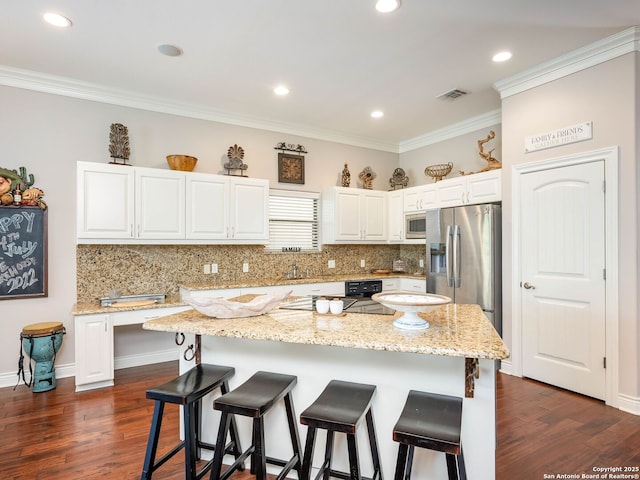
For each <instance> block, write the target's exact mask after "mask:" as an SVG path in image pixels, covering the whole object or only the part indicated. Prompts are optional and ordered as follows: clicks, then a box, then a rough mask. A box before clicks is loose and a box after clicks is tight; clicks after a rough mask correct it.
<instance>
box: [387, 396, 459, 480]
mask: <svg viewBox="0 0 640 480" xmlns="http://www.w3.org/2000/svg"><path fill="white" fill-rule="evenodd" d="M461 426H462V398H459V397H452V396H449V395H439V394H435V393H427V392H419V391H416V390H411V391H410V392H409V395H408V396H407V401H406V403H405V406H404V409H403V410H402V414H401V415H400V418H399V419H398V422H397V423H396V425H395V427H394V428H393V440H394V441H396V442H399V443H400V445H399V448H398V460H397V463H396V472H395V480H403V479H404V480H409V479H410V478H411V465H412V463H413V454H414V448H415V447H419V448H425V449H429V450H435V451H439V452H444V453H445V454H446V460H447V471H448V474H449V479H450V480H454V479H455V480H465V479H466V478H467V475H466V470H465V466H464V457H463V455H462V444H461V442H460V430H461Z"/></svg>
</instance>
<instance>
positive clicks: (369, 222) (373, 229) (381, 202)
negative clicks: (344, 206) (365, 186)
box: [360, 190, 387, 242]
mask: <svg viewBox="0 0 640 480" xmlns="http://www.w3.org/2000/svg"><path fill="white" fill-rule="evenodd" d="M361 195H362V197H361V202H362V209H361V216H360V224H361V228H362V231H363V239H364V240H368V241H380V242H385V241H386V240H387V196H386V194H385V192H381V191H375V190H368V191H365V192H363V193H362V194H361Z"/></svg>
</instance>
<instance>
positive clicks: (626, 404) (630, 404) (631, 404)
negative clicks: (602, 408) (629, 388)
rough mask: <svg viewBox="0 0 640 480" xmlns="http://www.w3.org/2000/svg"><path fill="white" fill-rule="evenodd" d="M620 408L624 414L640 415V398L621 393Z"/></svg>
mask: <svg viewBox="0 0 640 480" xmlns="http://www.w3.org/2000/svg"><path fill="white" fill-rule="evenodd" d="M618 408H619V409H620V410H622V411H623V412H627V413H632V414H634V415H640V398H638V397H632V396H630V395H625V394H623V393H619V394H618Z"/></svg>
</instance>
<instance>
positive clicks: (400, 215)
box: [387, 190, 404, 243]
mask: <svg viewBox="0 0 640 480" xmlns="http://www.w3.org/2000/svg"><path fill="white" fill-rule="evenodd" d="M388 200H389V201H388V210H387V218H388V223H389V227H388V235H389V237H388V238H389V242H390V243H395V242H402V241H403V240H404V195H403V192H402V190H398V191H395V192H390V193H389V198H388Z"/></svg>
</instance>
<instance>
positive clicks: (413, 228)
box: [404, 213, 427, 238]
mask: <svg viewBox="0 0 640 480" xmlns="http://www.w3.org/2000/svg"><path fill="white" fill-rule="evenodd" d="M426 230H427V215H426V214H425V213H405V215H404V232H405V233H404V238H426Z"/></svg>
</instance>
